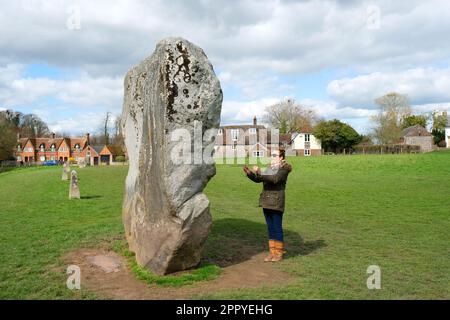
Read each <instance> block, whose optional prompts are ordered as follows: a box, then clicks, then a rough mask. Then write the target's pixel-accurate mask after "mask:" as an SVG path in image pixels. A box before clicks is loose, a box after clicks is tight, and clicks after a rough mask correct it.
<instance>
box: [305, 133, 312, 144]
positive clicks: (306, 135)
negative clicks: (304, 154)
mask: <svg viewBox="0 0 450 320" xmlns="http://www.w3.org/2000/svg"><path fill="white" fill-rule="evenodd" d="M310 141H311V137H310V135H309V133H306V134H305V142H310Z"/></svg>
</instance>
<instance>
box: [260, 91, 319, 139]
mask: <svg viewBox="0 0 450 320" xmlns="http://www.w3.org/2000/svg"><path fill="white" fill-rule="evenodd" d="M265 112H266V114H265V117H264V121H266V122H267V123H268V124H269V125H270V126H272V127H274V128H277V129H279V131H280V134H284V133H293V132H296V131H299V130H300V129H301V128H302V127H304V126H311V127H312V126H313V125H314V124H315V123H317V122H318V117H317V115H316V113H315V112H314V110H312V109H310V108H307V107H305V106H303V105H301V104H299V103H297V102H296V101H295V100H294V99H286V100H284V101H280V102H278V103H276V104H274V105H271V106H267V107H266V108H265Z"/></svg>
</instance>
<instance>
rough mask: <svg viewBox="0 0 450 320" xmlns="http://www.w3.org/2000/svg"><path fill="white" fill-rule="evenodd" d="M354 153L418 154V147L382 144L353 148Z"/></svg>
mask: <svg viewBox="0 0 450 320" xmlns="http://www.w3.org/2000/svg"><path fill="white" fill-rule="evenodd" d="M354 150H355V153H359V154H360V153H364V154H365V153H368V154H386V153H390V154H396V153H416V152H420V146H416V145H410V144H383V145H369V146H355V147H354Z"/></svg>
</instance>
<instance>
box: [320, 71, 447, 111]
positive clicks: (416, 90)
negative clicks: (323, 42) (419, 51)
mask: <svg viewBox="0 0 450 320" xmlns="http://www.w3.org/2000/svg"><path fill="white" fill-rule="evenodd" d="M327 91H328V93H329V95H330V96H331V97H332V98H333V99H335V100H336V101H337V102H339V103H340V104H342V105H350V106H360V107H365V108H371V107H374V99H376V98H378V97H380V96H382V95H384V94H386V93H389V92H393V91H394V92H398V93H400V94H404V95H407V96H408V97H409V99H410V101H411V103H412V104H424V103H442V102H447V101H450V69H436V68H416V69H410V70H406V71H403V72H389V73H382V72H375V73H371V74H368V75H363V76H357V77H354V78H345V79H339V80H334V81H332V82H330V84H329V85H328V88H327Z"/></svg>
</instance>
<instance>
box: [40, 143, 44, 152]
mask: <svg viewBox="0 0 450 320" xmlns="http://www.w3.org/2000/svg"><path fill="white" fill-rule="evenodd" d="M39 149H40V150H41V152H44V151H45V144H43V143H42V144H41V145H40V146H39Z"/></svg>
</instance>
